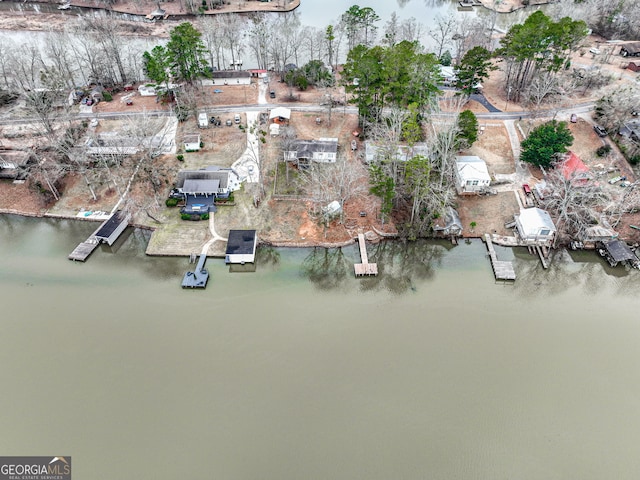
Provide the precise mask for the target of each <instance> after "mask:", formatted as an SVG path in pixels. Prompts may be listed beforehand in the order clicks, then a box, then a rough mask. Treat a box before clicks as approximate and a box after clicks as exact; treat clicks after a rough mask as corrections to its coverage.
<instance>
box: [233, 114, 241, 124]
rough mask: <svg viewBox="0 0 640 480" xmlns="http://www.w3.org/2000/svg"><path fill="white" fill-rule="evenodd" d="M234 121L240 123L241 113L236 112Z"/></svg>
mask: <svg viewBox="0 0 640 480" xmlns="http://www.w3.org/2000/svg"><path fill="white" fill-rule="evenodd" d="M233 121H234V122H235V123H236V125H237V124H238V123H240V114H238V113H236V115H235V117H233Z"/></svg>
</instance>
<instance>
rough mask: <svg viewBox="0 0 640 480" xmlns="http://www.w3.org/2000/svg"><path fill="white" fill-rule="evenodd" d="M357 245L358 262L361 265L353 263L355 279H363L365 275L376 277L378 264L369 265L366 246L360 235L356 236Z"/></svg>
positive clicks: (362, 236)
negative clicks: (358, 251) (358, 249)
mask: <svg viewBox="0 0 640 480" xmlns="http://www.w3.org/2000/svg"><path fill="white" fill-rule="evenodd" d="M358 245H359V246H360V260H361V262H362V263H355V264H354V265H353V269H354V270H355V273H356V277H363V276H365V275H366V276H371V275H373V276H375V275H378V264H377V263H369V257H368V255H367V244H366V243H365V241H364V235H363V234H362V233H359V234H358Z"/></svg>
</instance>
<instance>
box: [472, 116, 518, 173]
mask: <svg viewBox="0 0 640 480" xmlns="http://www.w3.org/2000/svg"><path fill="white" fill-rule="evenodd" d="M485 125H486V126H485ZM485 125H483V124H482V123H481V124H480V128H481V130H480V131H481V132H482V133H481V134H480V135H478V140H476V142H475V143H474V144H473V146H472V147H471V148H470V149H469V150H468V151H466V152H462V153H463V154H465V155H477V156H478V157H480V158H482V159H483V160H484V161H485V162H486V164H487V169H488V170H489V174H490V175H492V176H493V175H494V174H496V173H498V174H509V173H513V172H515V164H514V159H513V151H512V149H511V143H510V142H509V135H508V134H507V131H506V129H505V127H504V125H502V124H496V123H492V124H485Z"/></svg>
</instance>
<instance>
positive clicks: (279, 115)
mask: <svg viewBox="0 0 640 480" xmlns="http://www.w3.org/2000/svg"><path fill="white" fill-rule="evenodd" d="M290 118H291V110H289V109H288V108H285V107H276V108H274V109H273V110H271V111H270V112H269V120H273V121H274V122H276V123H285V122H288V121H289V119H290Z"/></svg>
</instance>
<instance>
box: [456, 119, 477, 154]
mask: <svg viewBox="0 0 640 480" xmlns="http://www.w3.org/2000/svg"><path fill="white" fill-rule="evenodd" d="M457 138H458V148H469V147H470V146H471V145H473V144H474V142H475V141H476V140H477V139H478V118H477V117H476V115H475V114H474V113H473V112H472V111H471V110H463V111H462V112H460V114H459V115H458V134H457Z"/></svg>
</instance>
